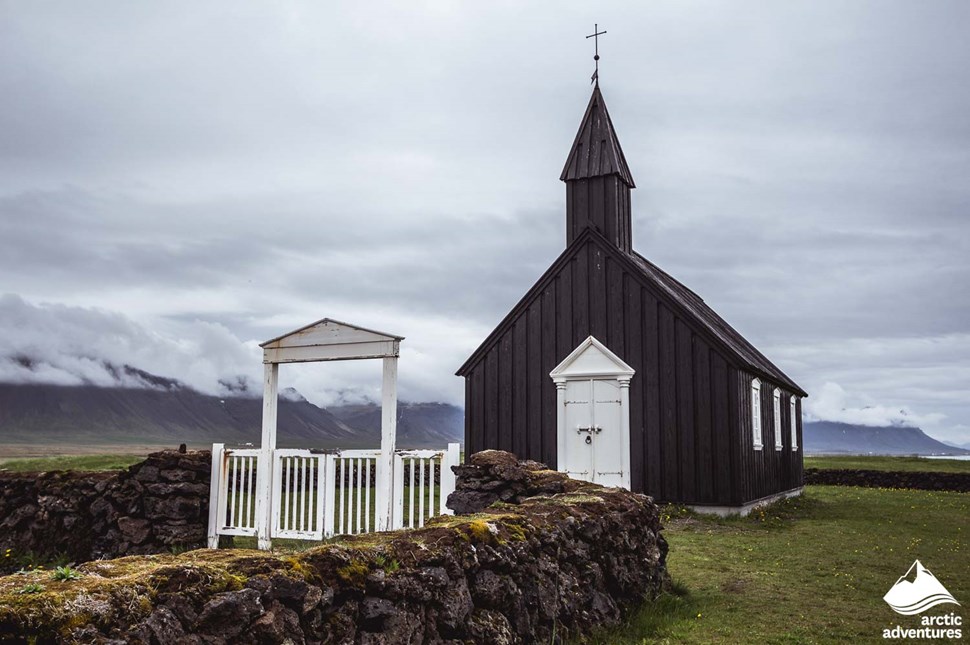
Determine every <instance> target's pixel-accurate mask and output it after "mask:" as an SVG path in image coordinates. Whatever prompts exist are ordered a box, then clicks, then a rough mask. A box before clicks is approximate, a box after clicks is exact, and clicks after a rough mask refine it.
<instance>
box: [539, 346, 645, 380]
mask: <svg viewBox="0 0 970 645" xmlns="http://www.w3.org/2000/svg"><path fill="white" fill-rule="evenodd" d="M634 373H635V372H634V370H633V368H632V367H630V366H629V365H627V364H626V363H624V362H623V360H622V359H620V357H619V356H617V355H616V354H614V353H613V352H611V351H610V350H609V348H608V347H607V346H606V345H604V344H603V343H601V342H600V341H598V340H596V339H595V338H593V337H592V336H590V337H589V338H587V339H586V340H584V341H583V342H581V343H580V344H579V347H577V348H576V349H574V350H573V351H572V353H570V354H569V356H567V357H566V358H565V359H564V360H563V361H562V362H561V363H560V364H559V365H557V366H556V368H555V369H554V370H552V371H551V372H549V376H551V377H552V379H553V380H554V381H557V382H559V381H566V380H570V379H576V378H593V377H597V376H608V377H613V378H617V379H619V380H625V381H627V382H629V380H630V378H631V377H632V376H633V375H634Z"/></svg>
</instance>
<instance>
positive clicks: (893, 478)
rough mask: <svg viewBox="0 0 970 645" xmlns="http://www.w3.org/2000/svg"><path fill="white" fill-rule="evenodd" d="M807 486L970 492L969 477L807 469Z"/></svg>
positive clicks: (945, 474)
mask: <svg viewBox="0 0 970 645" xmlns="http://www.w3.org/2000/svg"><path fill="white" fill-rule="evenodd" d="M805 483H806V484H822V485H830V486H865V487H867V488H915V489H918V490H950V491H956V492H959V493H967V492H970V473H934V472H912V473H910V472H901V471H883V470H851V469H828V468H806V469H805Z"/></svg>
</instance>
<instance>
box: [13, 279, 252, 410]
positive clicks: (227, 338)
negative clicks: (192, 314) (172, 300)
mask: <svg viewBox="0 0 970 645" xmlns="http://www.w3.org/2000/svg"><path fill="white" fill-rule="evenodd" d="M258 365H259V354H258V352H257V351H256V349H255V348H254V346H253V345H252V344H246V343H243V342H241V341H240V340H239V339H238V338H236V337H235V336H234V335H233V334H232V333H231V332H230V331H229V330H228V329H226V328H225V327H223V326H221V325H219V324H217V323H212V322H203V321H191V322H182V323H180V324H179V325H178V329H177V334H163V333H159V332H157V331H154V330H151V329H149V328H147V327H146V326H144V325H142V324H140V323H138V322H136V321H134V320H132V319H130V318H128V317H126V316H124V315H122V314H120V313H117V312H111V311H106V310H104V309H94V308H84V307H68V306H65V305H59V304H41V305H34V304H31V303H29V302H27V301H25V300H24V299H23V298H21V297H19V296H16V295H12V294H7V295H3V296H0V381H2V382H6V383H47V384H53V385H97V386H115V387H136V388H153V389H157V388H168V387H172V386H173V385H175V384H176V383H182V384H184V385H187V386H189V387H192V388H194V389H197V390H199V391H201V392H206V393H208V394H226V393H228V392H229V391H230V390H231V389H233V388H235V389H236V390H237V391H238V390H239V388H240V383H243V384H245V383H248V382H254V383H258V382H259V373H258V369H257V368H258ZM154 377H163V378H162V379H157V378H154ZM230 383H232V384H233V388H230V387H229V386H228V385H227V384H230Z"/></svg>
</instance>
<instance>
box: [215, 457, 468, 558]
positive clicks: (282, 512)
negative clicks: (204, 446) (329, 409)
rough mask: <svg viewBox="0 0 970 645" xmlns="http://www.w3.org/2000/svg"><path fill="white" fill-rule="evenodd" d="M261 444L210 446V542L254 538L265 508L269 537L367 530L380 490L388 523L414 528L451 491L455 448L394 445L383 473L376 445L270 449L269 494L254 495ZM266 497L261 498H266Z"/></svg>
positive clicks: (439, 508) (374, 522) (374, 521)
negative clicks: (386, 472)
mask: <svg viewBox="0 0 970 645" xmlns="http://www.w3.org/2000/svg"><path fill="white" fill-rule="evenodd" d="M262 454H263V451H262V450H260V449H242V450H236V449H227V448H226V447H225V446H224V445H223V444H213V446H212V482H211V488H210V493H209V508H210V510H209V547H210V548H216V547H217V546H218V544H219V536H220V535H239V536H257V537H258V535H257V527H259V526H262V524H260V523H259V515H260V513H262V512H263V508H264V507H268V509H269V513H270V520H271V521H270V528H271V534H272V537H274V538H277V537H278V538H290V539H297V540H321V539H323V538H328V537H332V536H334V535H350V534H357V533H370V532H373V531H375V530H377V526H379V525H380V524H381V522H379V521H378V519H379V517H378V514H379V504H378V500H379V499H380V498H381V492H383V491H386V493H385V494H387V495H390V496H391V501H392V504H391V509H392V510H391V515H392V516H391V517H390V518H387V520H388V521H387V522H385V524H386V525H387V526H390V527H391V528H392V529H400V528H404V527H405V526H406V527H408V528H415V527H420V526H424V523H425V522H426V521H427V520H428V519H430V518H431V517H434V516H435V515H444V514H450V513H451V511H450V510H449V509H448V508H447V507H446V506H445V502H446V500H447V499H448V495H449V494H451V493H452V492H453V491H454V490H455V475H454V473H453V472H452V470H451V466H457V465H458V463H459V455H460V453H459V446H458V444H457V443H452V444H448V448H447V449H446V450H399V451H395V453H394V459H393V462H392V472H391V473H390V476H389V477H386V478H385V477H382V476H381V475H382V473H381V468H380V463H381V461H380V457H381V451H380V450H340V451H330V452H327V451H312V450H295V449H282V448H277V449H276V450H274V451H272V464H273V468H272V487H271V497H270V499H269V500H265V501H264V500H261V499H259V497H258V495H257V482H258V481H259V479H258V477H257V473H258V463H259V458H260V456H261V455H262ZM266 502H268V504H267V503H266Z"/></svg>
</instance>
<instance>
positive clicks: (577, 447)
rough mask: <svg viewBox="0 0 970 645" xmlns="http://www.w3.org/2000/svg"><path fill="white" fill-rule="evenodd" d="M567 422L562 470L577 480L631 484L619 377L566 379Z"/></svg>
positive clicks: (563, 440)
mask: <svg viewBox="0 0 970 645" xmlns="http://www.w3.org/2000/svg"><path fill="white" fill-rule="evenodd" d="M562 412H563V413H564V414H565V423H564V424H562V425H561V426H560V432H562V433H564V435H565V436H564V437H562V443H561V445H562V446H563V448H564V449H565V453H566V454H565V455H564V459H563V460H562V462H561V463H560V466H559V469H560V470H562V471H565V472H566V474H567V475H569V476H570V477H572V478H574V479H583V480H586V481H590V482H594V483H597V484H602V485H603V486H628V485H629V484H628V483H627V482H626V478H624V473H623V462H624V459H623V451H625V450H626V451H629V449H630V446H629V445H624V441H623V437H622V432H621V430H622V428H621V421H622V418H621V414H622V413H623V409H622V397H621V392H620V383H619V381H618V380H616V379H595V378H593V379H588V380H587V379H582V380H569V381H566V396H565V409H564V410H563V411H562Z"/></svg>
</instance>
